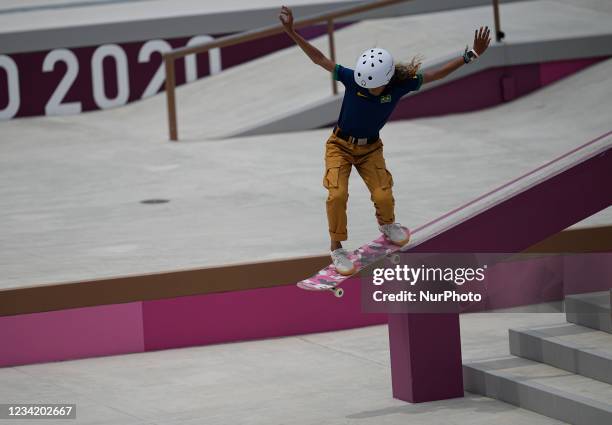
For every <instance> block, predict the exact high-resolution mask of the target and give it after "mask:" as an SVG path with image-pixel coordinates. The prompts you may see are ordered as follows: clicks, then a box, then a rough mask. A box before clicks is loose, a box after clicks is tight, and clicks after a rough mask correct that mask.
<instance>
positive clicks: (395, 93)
mask: <svg viewBox="0 0 612 425" xmlns="http://www.w3.org/2000/svg"><path fill="white" fill-rule="evenodd" d="M353 72H354V71H353V70H352V69H350V68H345V67H343V66H342V65H338V64H336V66H335V68H334V79H335V80H338V81H340V82H341V83H342V84H344V87H345V88H346V89H345V91H344V98H343V99H342V108H341V109H340V117H339V118H338V126H339V127H340V129H341V130H342V131H344V132H346V133H348V134H349V135H351V136H353V137H359V138H361V137H376V136H377V135H378V132H379V131H380V129H381V128H383V126H384V125H385V123H386V122H387V120H388V119H389V115H391V112H393V109H395V106H396V105H397V102H398V101H399V100H400V98H401V97H402V96H403V95H405V94H406V93H408V92H411V91H416V90H418V89H419V88H421V84H422V83H423V74H421V73H417V74H416V76H414V77H412V78H407V79H406V80H404V81H399V82H398V81H395V82H393V83H390V84H387V87H385V89H384V90H383V92H382V93H381V94H380V95H378V96H374V95H372V94H370V92H369V91H368V89H365V88H363V87H360V86H359V85H358V84H357V83H356V82H355V78H354V77H353Z"/></svg>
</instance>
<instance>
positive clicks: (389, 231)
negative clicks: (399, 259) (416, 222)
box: [378, 223, 410, 246]
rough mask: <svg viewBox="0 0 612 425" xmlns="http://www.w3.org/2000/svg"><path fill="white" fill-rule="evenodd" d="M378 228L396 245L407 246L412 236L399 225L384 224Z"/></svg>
mask: <svg viewBox="0 0 612 425" xmlns="http://www.w3.org/2000/svg"><path fill="white" fill-rule="evenodd" d="M378 228H379V229H380V231H381V232H382V233H383V234H384V235H385V236H386V237H387V238H388V239H389V240H390V241H391V242H393V243H394V244H395V245H399V246H402V245H406V244H407V243H408V241H409V240H410V235H409V234H408V233H406V230H404V228H403V227H402V225H401V224H399V223H391V224H383V225H382V226H378Z"/></svg>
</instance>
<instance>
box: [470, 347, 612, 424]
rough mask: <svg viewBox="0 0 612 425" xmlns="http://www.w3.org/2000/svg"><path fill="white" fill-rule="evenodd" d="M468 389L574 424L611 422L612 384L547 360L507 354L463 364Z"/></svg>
mask: <svg viewBox="0 0 612 425" xmlns="http://www.w3.org/2000/svg"><path fill="white" fill-rule="evenodd" d="M463 375H464V378H463V380H464V385H465V390H466V391H469V392H473V393H478V394H482V395H484V396H487V397H491V398H496V399H498V400H501V401H504V402H506V403H510V404H514V405H516V406H519V407H522V408H524V409H528V410H531V411H534V412H536V413H540V414H542V415H546V416H548V417H551V418H554V419H558V420H561V421H564V422H567V423H570V424H573V425H609V424H611V423H612V385H609V384H606V383H604V382H600V381H597V380H595V379H591V378H586V377H584V376H581V375H577V374H575V373H571V372H566V371H564V370H561V369H558V368H556V367H552V366H549V365H547V364H544V363H538V362H535V361H533V360H528V359H523V358H520V357H513V356H509V357H505V358H500V359H491V360H486V361H479V362H474V363H466V364H464V366H463Z"/></svg>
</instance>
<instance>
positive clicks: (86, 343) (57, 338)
mask: <svg viewBox="0 0 612 425" xmlns="http://www.w3.org/2000/svg"><path fill="white" fill-rule="evenodd" d="M0 341H1V342H0V366H15V365H20V364H31V363H42V362H50V361H57V360H70V359H79V358H84V357H95V356H106V355H111V354H124V353H134V352H142V351H144V338H143V332H142V303H141V302H135V303H126V304H112V305H105V306H96V307H83V308H73V309H69V310H59V311H50V312H44V313H32V314H19V315H16V316H6V317H0Z"/></svg>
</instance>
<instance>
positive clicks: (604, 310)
mask: <svg viewBox="0 0 612 425" xmlns="http://www.w3.org/2000/svg"><path fill="white" fill-rule="evenodd" d="M565 316H566V319H567V321H568V322H571V323H576V324H578V325H582V326H586V327H589V328H593V329H599V330H601V331H604V332H608V333H612V314H611V311H610V292H609V291H604V292H591V293H587V294H579V295H569V296H567V297H566V298H565Z"/></svg>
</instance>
